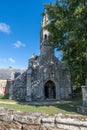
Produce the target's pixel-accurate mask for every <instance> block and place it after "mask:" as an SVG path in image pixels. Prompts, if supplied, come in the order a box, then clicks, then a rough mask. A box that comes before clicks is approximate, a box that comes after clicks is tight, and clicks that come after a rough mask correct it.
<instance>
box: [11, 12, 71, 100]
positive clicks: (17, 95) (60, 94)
mask: <svg viewBox="0 0 87 130" xmlns="http://www.w3.org/2000/svg"><path fill="white" fill-rule="evenodd" d="M47 24H49V19H48V15H47V14H46V13H45V15H44V17H43V21H42V25H41V33H40V56H37V55H32V57H31V58H30V59H29V63H28V69H27V70H26V71H25V72H24V73H23V74H21V75H19V76H18V77H17V78H16V79H14V80H13V81H12V83H11V86H9V91H10V93H9V98H10V99H24V100H26V101H32V100H56V99H57V100H58V99H63V98H69V97H70V95H71V93H72V92H71V81H70V72H69V68H68V67H67V66H65V65H64V64H63V63H61V62H60V61H59V60H58V59H57V58H56V57H55V55H54V49H53V48H52V47H51V46H49V44H48V36H49V32H48V31H47V30H46V29H45V28H44V27H45V26H46V25H47Z"/></svg>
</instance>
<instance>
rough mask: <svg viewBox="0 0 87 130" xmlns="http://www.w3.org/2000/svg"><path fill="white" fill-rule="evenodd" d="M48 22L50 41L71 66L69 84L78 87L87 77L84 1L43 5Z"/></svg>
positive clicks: (86, 11) (64, 0)
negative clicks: (70, 81)
mask: <svg viewBox="0 0 87 130" xmlns="http://www.w3.org/2000/svg"><path fill="white" fill-rule="evenodd" d="M45 9H46V11H47V13H48V15H49V19H50V23H49V24H48V25H47V26H46V28H47V29H48V31H49V32H50V36H49V43H50V45H52V46H53V47H54V48H57V49H58V50H61V51H62V52H63V59H62V60H63V61H64V62H65V63H67V64H68V65H69V67H70V72H71V78H72V85H73V86H81V85H83V84H84V83H85V79H86V78H87V63H86V56H87V1H86V0H74V1H73V0H60V2H58V1H57V3H54V4H48V5H45Z"/></svg>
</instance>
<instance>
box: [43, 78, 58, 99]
mask: <svg viewBox="0 0 87 130" xmlns="http://www.w3.org/2000/svg"><path fill="white" fill-rule="evenodd" d="M45 98H47V99H55V98H56V92H55V84H54V82H53V81H51V80H49V81H47V82H46V84H45Z"/></svg>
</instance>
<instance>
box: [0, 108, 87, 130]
mask: <svg viewBox="0 0 87 130" xmlns="http://www.w3.org/2000/svg"><path fill="white" fill-rule="evenodd" d="M0 130H87V116H81V115H63V114H58V115H48V114H41V113H22V112H19V111H14V110H8V109H5V108H0Z"/></svg>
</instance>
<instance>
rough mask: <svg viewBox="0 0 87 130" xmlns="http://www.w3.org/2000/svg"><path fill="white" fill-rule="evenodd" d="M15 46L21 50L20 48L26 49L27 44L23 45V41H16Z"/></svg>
mask: <svg viewBox="0 0 87 130" xmlns="http://www.w3.org/2000/svg"><path fill="white" fill-rule="evenodd" d="M14 46H15V47H16V48H20V47H25V44H24V43H22V42H21V41H16V43H14Z"/></svg>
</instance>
